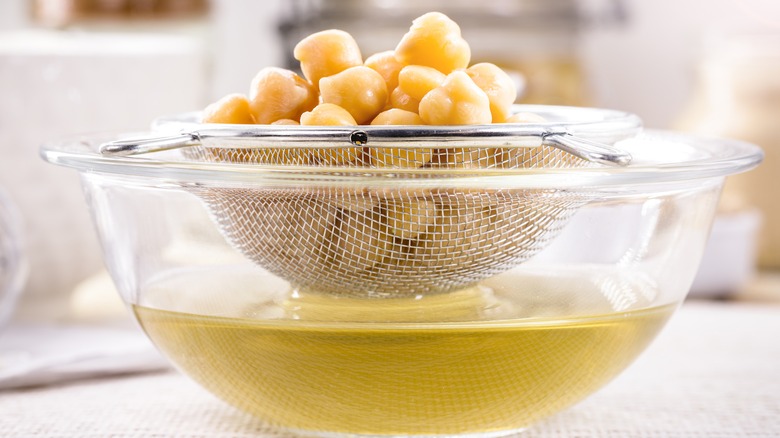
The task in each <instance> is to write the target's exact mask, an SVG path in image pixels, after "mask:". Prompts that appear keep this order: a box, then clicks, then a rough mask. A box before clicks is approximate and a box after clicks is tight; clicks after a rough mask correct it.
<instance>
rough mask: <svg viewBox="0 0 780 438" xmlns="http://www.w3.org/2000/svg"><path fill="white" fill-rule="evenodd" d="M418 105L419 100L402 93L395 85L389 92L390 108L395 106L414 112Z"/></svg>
mask: <svg viewBox="0 0 780 438" xmlns="http://www.w3.org/2000/svg"><path fill="white" fill-rule="evenodd" d="M419 107H420V101H419V100H417V99H415V98H413V97H412V96H410V95H408V94H406V93H404V90H402V89H401V87H395V90H393V92H392V93H390V108H397V109H402V110H406V111H409V112H413V113H416V112H417V110H418V109H419Z"/></svg>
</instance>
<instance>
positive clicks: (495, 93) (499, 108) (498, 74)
mask: <svg viewBox="0 0 780 438" xmlns="http://www.w3.org/2000/svg"><path fill="white" fill-rule="evenodd" d="M466 73H467V74H468V75H469V77H471V79H472V80H473V81H474V83H475V84H477V86H478V87H479V88H481V89H482V91H484V92H485V94H487V97H488V100H490V113H491V114H492V115H493V123H501V122H503V121H504V120H506V118H507V117H508V116H509V114H510V111H511V109H512V104H513V103H514V102H515V99H516V98H517V90H516V88H515V83H514V81H513V80H512V78H510V77H509V75H508V74H506V73H505V72H504V71H503V70H501V69H500V68H499V67H498V66H496V65H495V64H491V63H489V62H483V63H479V64H474V65H472V66H471V67H469V68H468V69H466Z"/></svg>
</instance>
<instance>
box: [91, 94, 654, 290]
mask: <svg viewBox="0 0 780 438" xmlns="http://www.w3.org/2000/svg"><path fill="white" fill-rule="evenodd" d="M517 110H522V111H533V112H535V113H537V114H541V115H542V116H544V117H546V118H547V119H548V120H551V122H549V123H543V124H533V125H531V124H522V125H519V124H505V125H479V126H447V127H443V126H438V127H434V126H414V127H412V126H357V127H322V128H317V127H284V126H283V127H277V126H268V125H223V126H220V125H203V124H197V123H194V120H197V116H195V115H187V116H184V117H180V118H177V119H169V120H165V121H162V122H158V127H161V128H162V129H165V130H170V129H175V130H176V131H177V132H176V133H174V134H173V135H171V136H168V137H162V138H154V139H144V140H138V139H135V140H124V141H116V142H112V143H107V144H105V145H103V147H102V148H101V152H102V153H103V154H116V155H135V154H142V153H150V152H157V151H162V150H168V149H176V148H182V149H181V150H182V151H183V153H182V156H183V157H185V158H186V159H189V160H197V161H207V162H214V163H226V164H229V165H245V166H263V167H264V168H265V169H276V170H278V171H279V172H293V173H295V175H297V177H298V178H299V179H300V180H301V181H305V180H306V179H307V178H309V179H315V180H319V181H322V183H314V184H312V183H307V184H294V183H291V184H289V185H280V184H273V185H264V184H258V185H246V184H236V185H230V184H221V185H219V186H214V185H210V184H209V185H202V186H200V185H199V186H195V187H190V188H189V190H192V191H194V192H195V193H196V194H197V195H198V196H199V197H200V198H201V199H202V200H203V201H204V202H205V204H206V205H207V206H208V209H209V210H210V212H211V213H212V215H213V217H214V220H215V221H216V222H217V224H218V226H219V228H220V229H221V231H222V232H223V234H224V236H225V237H226V239H227V240H228V241H230V242H231V243H232V244H233V246H235V247H236V248H237V249H238V250H239V251H241V252H242V253H243V254H244V255H245V256H246V257H247V258H249V259H251V260H252V261H254V262H255V263H257V264H259V265H260V266H262V267H263V268H265V269H267V270H268V271H271V272H273V273H274V274H276V275H278V276H280V277H282V278H284V279H286V280H288V281H289V282H290V283H291V284H292V285H294V286H295V287H298V288H301V289H305V290H309V291H316V292H323V293H330V294H339V295H355V296H384V297H394V296H408V295H415V294H422V293H441V292H447V291H451V290H456V289H460V288H463V287H466V286H469V285H472V284H474V283H476V282H478V281H480V280H483V279H485V278H488V277H490V276H493V275H496V274H499V273H501V272H504V271H506V270H508V269H511V268H513V267H515V266H517V265H518V264H520V263H522V262H524V261H525V260H527V259H529V258H530V257H532V256H533V255H534V254H536V253H537V252H538V251H539V250H541V249H543V248H544V247H545V245H546V244H547V243H548V242H549V241H550V240H551V239H552V238H553V237H555V236H556V235H557V233H558V232H559V231H560V230H561V229H562V227H563V226H564V225H565V223H566V221H567V220H568V219H569V218H570V217H571V216H572V215H573V214H574V213H575V212H576V210H577V208H579V207H580V206H582V205H584V204H585V203H587V202H589V201H591V200H592V199H593V198H594V195H593V194H591V193H588V192H585V191H577V190H550V189H503V188H501V187H500V183H499V184H497V186H495V187H482V188H463V187H457V186H451V185H442V184H440V183H439V181H440V178H441V175H443V174H446V175H447V176H448V177H451V176H452V175H453V174H456V175H457V174H458V173H459V172H460V173H461V174H462V177H463V178H469V176H474V175H475V174H478V175H483V176H485V175H501V174H502V172H506V170H505V169H518V168H522V169H528V171H529V172H533V169H534V168H570V167H585V166H604V165H625V164H627V163H628V161H629V160H630V157H629V156H628V154H626V153H624V152H622V151H620V150H619V149H617V148H615V147H614V146H612V145H614V143H615V142H616V141H618V140H620V139H623V138H627V137H630V136H633V135H635V134H636V132H637V131H638V130H639V127H640V122H639V120H638V119H637V118H636V117H635V116H633V115H630V114H625V113H620V112H611V111H603V110H591V109H579V108H576V109H575V108H555V107H518V108H517ZM369 175H371V176H379V177H381V178H382V179H388V178H389V179H393V180H395V181H396V183H395V184H392V185H382V184H363V183H361V181H364V180H365V181H368V180H369V179H370V178H365V177H366V176H369ZM510 175H511V176H510ZM328 176H336V178H333V179H332V180H329V179H328ZM507 177H511V178H518V177H522V175H518V174H517V172H514V171H513V172H512V173H511V174H510V173H508V174H507ZM339 178H340V179H339ZM334 181H335V182H334ZM339 181H349V182H339ZM399 181H400V183H399ZM403 181H410V184H408V185H407V184H404V183H403ZM411 182H413V183H411Z"/></svg>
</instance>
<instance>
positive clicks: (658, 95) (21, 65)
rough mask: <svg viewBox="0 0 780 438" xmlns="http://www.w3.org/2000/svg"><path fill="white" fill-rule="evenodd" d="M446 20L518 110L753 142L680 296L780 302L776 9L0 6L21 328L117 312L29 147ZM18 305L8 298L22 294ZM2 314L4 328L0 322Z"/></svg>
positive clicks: (722, 4)
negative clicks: (331, 31)
mask: <svg viewBox="0 0 780 438" xmlns="http://www.w3.org/2000/svg"><path fill="white" fill-rule="evenodd" d="M428 10H440V11H442V12H445V13H447V14H448V15H450V16H451V17H452V18H453V19H454V20H455V21H457V22H458V23H459V24H460V25H461V28H462V31H463V35H464V37H465V39H466V40H468V41H469V42H470V43H471V45H472V50H473V58H472V60H473V61H490V62H494V63H497V64H499V65H501V66H502V67H504V68H505V69H507V70H509V71H511V72H512V74H513V76H514V78H515V79H516V80H517V82H518V84H521V85H522V92H521V93H520V94H519V96H518V101H519V102H526V103H543V104H563V105H584V106H598V107H609V108H615V109H621V110H625V111H630V112H634V113H637V114H639V115H640V116H641V117H642V118H643V119H644V122H645V125H646V126H647V127H648V128H661V129H677V130H684V131H690V132H696V133H699V134H705V135H718V136H729V137H735V138H740V139H744V140H748V141H751V142H755V143H757V144H759V145H760V146H762V147H763V148H764V149H765V151H766V154H767V157H766V161H765V163H764V164H763V165H762V166H761V168H760V169H758V170H757V171H754V172H752V173H750V174H748V175H744V176H740V177H737V178H734V180H733V181H730V183H729V185H728V188H727V189H726V193H725V196H724V201H723V203H722V206H721V212H720V214H719V216H718V219H717V221H716V223H715V226H714V229H713V237H712V239H711V242H710V246H709V249H708V251H707V255H706V256H705V260H704V262H703V266H702V271H701V272H700V275H699V277H698V278H697V282H696V284H695V285H694V288H693V293H692V295H693V296H694V297H711V298H722V297H730V298H732V299H751V300H774V301H777V300H780V286H778V284H780V283H779V282H778V274H777V272H778V271H779V270H780V196H777V194H776V193H775V192H774V190H776V189H777V188H779V187H780V176H778V175H780V2H778V1H776V0H743V1H738V0H657V1H653V2H648V1H641V0H484V1H480V2H474V1H468V0H447V1H434V0H414V1H411V0H406V1H402V0H360V1H359V0H330V1H329V0H321V1H281V0H265V1H254V0H4V1H3V2H1V3H0V95H2V98H0V250H2V251H0V294H5V295H4V296H2V295H0V299H4V300H5V305H4V307H3V309H5V312H6V314H7V315H10V309H11V305H10V303H11V301H13V297H12V295H19V297H20V299H19V300H18V303H17V306H16V307H15V309H16V310H15V313H14V316H15V318H17V319H20V320H46V321H70V320H78V321H93V320H105V319H111V318H114V317H116V318H120V317H119V316H117V315H123V312H124V309H122V306H121V304H118V303H119V300H118V298H117V297H116V294H113V293H111V292H110V289H111V288H112V286H111V284H110V280H108V277H107V276H106V275H105V274H104V273H102V271H103V268H102V262H101V255H100V248H99V246H98V244H97V240H96V237H95V235H94V233H93V230H92V224H91V222H90V219H89V217H88V216H87V209H86V208H85V205H84V199H83V196H82V194H81V189H80V187H79V181H78V177H77V175H76V172H72V171H70V170H69V169H64V168H61V167H56V166H51V165H48V164H45V163H43V161H42V160H40V158H39V157H38V148H39V146H40V145H41V144H42V143H44V142H47V141H52V140H56V139H59V138H62V137H63V136H68V135H73V134H77V133H86V132H95V131H111V130H119V131H132V130H144V129H145V128H147V127H148V125H149V123H150V121H151V120H152V119H154V118H155V117H158V116H160V115H164V114H171V113H176V112H182V111H189V110H193V109H200V108H203V107H204V106H205V105H206V104H208V103H209V102H211V101H213V100H216V99H217V98H219V97H221V96H222V95H225V94H227V93H233V92H241V93H246V92H247V91H248V87H249V82H250V80H251V79H252V77H253V76H254V74H255V73H256V72H257V71H258V70H259V69H261V68H262V67H265V66H269V65H281V66H286V67H289V68H296V65H295V63H293V62H291V53H292V47H293V45H294V44H295V43H296V42H297V41H298V40H299V39H300V38H301V37H302V36H305V35H308V34H309V33H312V32H315V31H319V30H323V29H328V28H342V29H344V30H347V31H349V32H351V33H352V34H353V35H354V36H355V38H356V40H357V41H358V43H359V44H360V45H361V49H362V51H363V54H364V56H366V57H367V56H368V55H370V54H371V53H374V52H378V51H382V50H388V49H392V48H394V46H395V44H396V43H397V41H399V40H400V38H401V36H402V35H403V34H404V33H405V32H406V30H407V29H408V27H409V25H410V22H411V19H412V18H414V17H416V16H418V15H420V14H422V13H423V12H426V11H428ZM19 292H21V293H19ZM0 317H2V313H0Z"/></svg>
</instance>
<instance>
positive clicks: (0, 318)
mask: <svg viewBox="0 0 780 438" xmlns="http://www.w3.org/2000/svg"><path fill="white" fill-rule="evenodd" d="M21 240H22V232H21V220H20V218H19V212H18V211H17V209H16V207H15V205H13V204H12V203H11V200H10V198H8V197H7V196H6V195H5V193H4V192H3V191H2V190H0V328H2V326H4V325H5V324H6V323H7V322H8V320H9V319H10V318H11V314H12V313H13V310H14V307H15V304H16V301H17V298H18V296H19V293H20V292H21V289H22V284H23V281H24V276H25V263H24V260H23V257H22V242H21Z"/></svg>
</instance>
